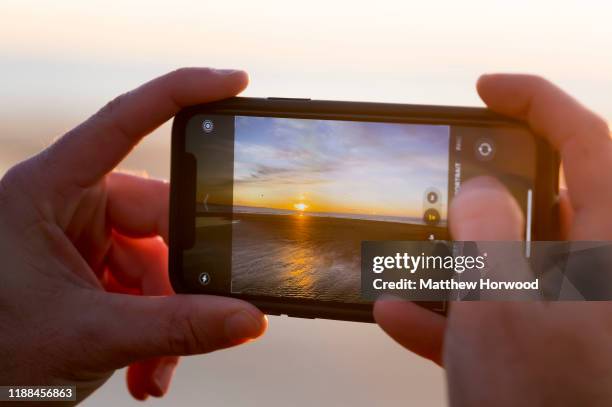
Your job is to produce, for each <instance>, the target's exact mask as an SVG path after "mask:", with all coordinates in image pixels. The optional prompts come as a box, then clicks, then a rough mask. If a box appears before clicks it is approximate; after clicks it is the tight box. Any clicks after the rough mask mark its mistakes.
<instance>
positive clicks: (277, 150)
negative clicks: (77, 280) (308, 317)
mask: <svg viewBox="0 0 612 407" xmlns="http://www.w3.org/2000/svg"><path fill="white" fill-rule="evenodd" d="M185 152H186V153H189V154H191V155H192V156H193V157H194V158H195V161H196V168H197V170H196V186H195V197H194V199H195V225H194V226H195V240H194V242H193V245H192V247H191V248H189V249H188V250H185V251H184V252H183V269H184V272H185V273H187V274H190V275H193V276H194V278H195V276H197V275H199V274H200V273H201V272H202V270H207V276H208V277H207V279H209V280H208V281H206V282H205V283H206V284H210V285H211V286H213V287H216V288H217V289H218V290H220V291H226V292H227V291H229V292H231V293H232V294H246V295H249V296H265V297H284V298H295V299H309V300H317V301H332V302H344V303H360V302H363V300H362V299H361V295H360V287H361V286H360V284H361V282H360V258H361V242H362V241H369V240H424V239H430V240H448V239H449V238H450V236H449V232H448V227H447V225H448V208H449V203H450V202H451V200H452V199H453V196H454V195H455V194H456V193H457V192H458V190H459V189H460V187H461V183H462V182H463V181H464V180H466V179H468V178H471V177H473V176H476V175H482V174H488V175H493V176H496V177H497V178H499V179H501V180H502V182H504V183H505V185H506V186H507V187H508V188H509V189H510V191H511V192H512V194H513V195H514V197H515V199H516V200H517V202H518V203H519V205H520V206H521V207H522V209H523V212H524V213H525V214H526V216H525V219H526V225H525V239H526V240H530V239H531V222H532V220H531V212H532V208H533V188H534V180H535V175H536V158H537V157H536V146H535V143H534V141H533V138H532V136H531V135H530V134H529V133H528V132H527V131H525V130H523V129H522V128H519V127H516V128H515V127H506V128H504V127H488V126H471V127H470V126H454V125H450V124H449V125H444V124H423V123H390V122H389V123H387V122H372V121H369V122H364V121H349V120H321V119H309V118H307V119H306V118H290V117H261V116H233V115H196V116H194V117H193V118H192V119H191V120H190V122H189V123H188V124H187V132H186V139H185Z"/></svg>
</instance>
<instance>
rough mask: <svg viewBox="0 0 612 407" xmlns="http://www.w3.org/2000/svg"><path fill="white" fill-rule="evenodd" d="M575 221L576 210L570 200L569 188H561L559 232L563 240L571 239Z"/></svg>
mask: <svg viewBox="0 0 612 407" xmlns="http://www.w3.org/2000/svg"><path fill="white" fill-rule="evenodd" d="M573 221H574V210H573V209H572V204H571V202H570V200H569V194H568V193H567V189H560V190H559V223H560V225H559V229H560V230H559V232H560V235H561V236H560V237H561V240H569V239H570V234H571V228H572V223H573Z"/></svg>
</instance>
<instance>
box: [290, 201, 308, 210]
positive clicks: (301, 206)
mask: <svg viewBox="0 0 612 407" xmlns="http://www.w3.org/2000/svg"><path fill="white" fill-rule="evenodd" d="M293 207H294V208H295V209H296V210H298V211H300V212H304V211H305V210H306V209H308V205H306V204H305V203H304V202H300V203H296V204H294V205H293Z"/></svg>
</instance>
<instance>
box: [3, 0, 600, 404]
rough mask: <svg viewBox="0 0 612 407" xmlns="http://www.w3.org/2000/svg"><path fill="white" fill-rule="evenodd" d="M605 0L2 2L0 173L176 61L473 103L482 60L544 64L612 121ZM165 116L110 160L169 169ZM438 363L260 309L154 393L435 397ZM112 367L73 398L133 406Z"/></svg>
mask: <svg viewBox="0 0 612 407" xmlns="http://www.w3.org/2000/svg"><path fill="white" fill-rule="evenodd" d="M611 23H612V3H611V2H609V1H603V0H602V1H596V0H592V1H585V0H582V1H560V0H557V1H538V2H534V1H523V0H515V1H512V2H501V1H491V0H482V1H461V2H458V1H449V2H441V1H436V2H427V1H419V2H410V1H397V2H392V1H384V0H378V1H376V2H371V1H368V2H360V1H357V0H353V1H330V0H326V1H319V0H309V1H307V2H291V1H287V0H284V1H247V0H233V1H224V2H222V1H215V2H207V1H188V0H174V1H172V2H167V1H163V2H162V1H153V0H148V1H145V0H142V1H131V2H128V1H122V2H116V3H113V2H111V1H99V0H89V1H77V0H55V1H54V2H40V1H31V0H2V2H0V55H1V57H0V95H1V97H0V176H1V175H2V174H3V173H4V172H5V171H6V170H7V169H8V168H9V167H10V166H12V165H13V164H15V163H16V162H18V161H20V160H23V159H24V158H26V157H28V156H30V155H32V154H34V153H36V152H37V151H39V150H40V149H42V148H44V147H45V146H46V145H48V144H49V143H50V142H51V141H52V140H53V139H54V138H56V137H58V136H61V135H62V134H63V133H64V132H66V131H67V130H69V129H70V128H72V127H73V126H75V125H76V124H78V123H79V122H80V121H82V120H83V119H85V118H86V117H87V116H89V115H90V114H92V113H93V112H95V111H96V110H97V109H98V108H99V107H101V106H102V105H104V104H105V103H106V102H107V101H108V100H110V99H111V98H113V97H114V96H115V95H117V94H119V93H122V92H124V91H127V90H129V89H131V88H133V87H135V86H137V85H139V84H140V83H142V82H144V81H146V80H148V79H150V78H153V77H155V76H157V75H160V74H162V73H165V72H167V71H169V70H172V69H175V68H177V67H181V66H215V67H222V68H223V67H228V68H229V67H237V68H243V69H246V70H247V71H248V72H249V73H250V75H251V85H250V86H249V88H248V89H247V90H246V92H245V93H244V94H245V95H247V96H262V97H265V96H286V97H311V98H319V99H335V100H362V101H385V102H402V103H419V104H444V105H476V106H480V105H481V102H480V101H479V99H478V97H477V95H476V93H475V91H474V83H475V81H476V79H477V77H478V75H479V74H480V73H483V72H492V71H507V72H508V71H509V72H533V73H538V74H541V75H544V76H546V77H548V78H550V79H552V80H554V81H555V82H557V83H558V84H560V85H561V86H562V87H563V88H565V89H566V90H568V91H569V92H571V93H572V94H574V95H575V96H576V97H577V98H578V99H580V100H581V101H582V102H584V103H585V104H587V105H588V106H590V107H591V108H592V109H594V110H595V111H597V112H598V113H600V114H601V115H602V116H604V117H605V118H606V119H607V120H608V121H610V120H611V119H612V53H611V52H610V50H612V24H611ZM169 132H170V126H169V124H166V125H164V126H162V127H161V128H160V129H158V130H157V131H156V132H155V133H154V134H153V135H152V136H150V137H149V138H147V139H146V140H145V141H144V142H143V143H142V144H141V145H140V146H139V147H138V148H137V149H136V150H135V151H134V153H133V154H132V155H131V156H130V157H129V158H128V159H127V160H126V161H125V162H124V163H123V164H122V167H124V168H128V169H132V170H143V171H146V172H148V173H149V174H150V175H151V176H154V177H163V178H167V177H168V173H169V137H168V136H169ZM443 379H444V377H443V373H442V371H441V370H440V369H439V368H437V367H435V366H434V365H433V364H431V363H429V362H427V361H424V360H422V359H420V358H418V357H416V356H413V355H410V354H409V353H408V352H406V351H404V350H403V349H402V348H400V347H399V346H398V345H396V344H395V343H394V342H393V341H392V340H390V339H389V338H387V337H386V336H385V335H384V334H383V333H382V332H381V331H380V329H379V328H378V327H377V326H375V325H368V324H357V323H348V322H333V321H319V320H300V319H289V318H286V317H271V318H270V328H269V331H268V333H267V334H266V336H265V337H264V338H262V339H261V340H259V341H257V342H254V343H250V344H248V345H246V346H242V347H240V348H238V349H231V350H226V351H222V352H218V353H215V354H212V355H206V356H200V357H192V358H189V359H184V360H183V363H182V365H181V366H180V367H179V369H178V371H177V373H176V375H175V380H174V383H173V386H172V388H171V390H170V392H169V394H168V395H167V396H166V397H165V398H164V399H162V400H155V401H153V402H151V401H149V402H148V403H149V404H150V405H157V404H164V405H202V404H206V405H211V406H217V405H228V406H251V405H263V404H265V405H270V406H275V405H292V406H311V405H342V406H345V405H351V406H370V405H390V406H394V405H419V406H421V405H432V406H438V405H444V403H445V400H446V396H445V390H444V381H443ZM138 404H140V403H138V402H136V401H133V400H131V399H130V397H129V395H128V393H127V390H126V389H125V385H124V372H117V373H116V374H115V375H114V376H113V378H111V380H110V381H109V383H107V385H106V386H104V387H103V388H102V389H101V390H99V391H98V392H97V393H95V394H94V395H93V396H91V397H90V398H89V399H88V400H86V402H85V403H84V405H88V406H106V405H117V406H123V405H138Z"/></svg>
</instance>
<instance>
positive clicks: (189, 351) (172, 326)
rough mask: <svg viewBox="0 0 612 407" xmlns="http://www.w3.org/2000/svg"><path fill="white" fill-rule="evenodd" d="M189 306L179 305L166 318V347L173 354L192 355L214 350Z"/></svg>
mask: <svg viewBox="0 0 612 407" xmlns="http://www.w3.org/2000/svg"><path fill="white" fill-rule="evenodd" d="M190 308H191V307H189V306H180V307H178V308H177V310H176V311H174V312H173V313H172V315H171V317H170V318H169V320H168V326H167V330H166V332H168V336H167V341H168V343H167V348H168V349H169V350H170V352H171V354H173V355H183V354H185V355H194V354H199V353H207V352H210V351H212V350H214V347H213V344H212V343H211V340H210V338H209V336H208V334H207V332H206V329H204V328H203V327H202V326H200V324H198V323H197V322H196V320H195V318H194V315H196V314H195V313H194V312H192V311H193V310H191V309H190Z"/></svg>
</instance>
